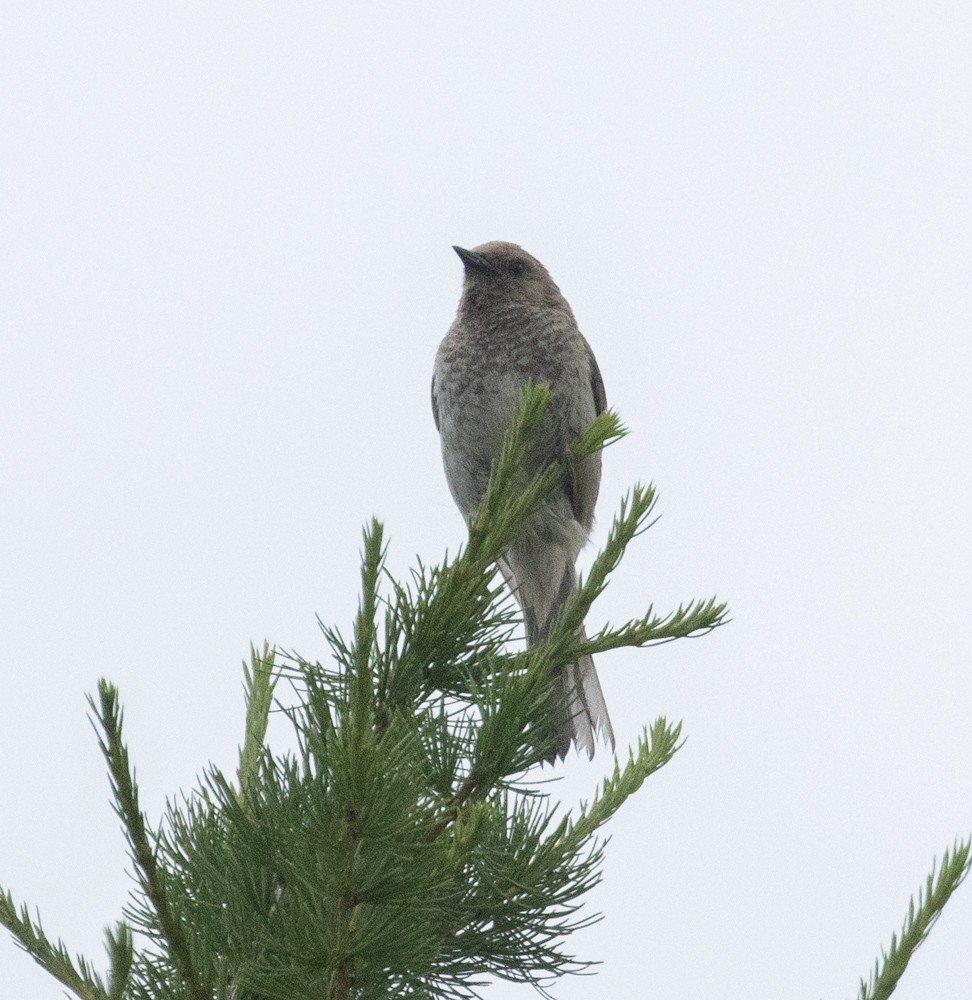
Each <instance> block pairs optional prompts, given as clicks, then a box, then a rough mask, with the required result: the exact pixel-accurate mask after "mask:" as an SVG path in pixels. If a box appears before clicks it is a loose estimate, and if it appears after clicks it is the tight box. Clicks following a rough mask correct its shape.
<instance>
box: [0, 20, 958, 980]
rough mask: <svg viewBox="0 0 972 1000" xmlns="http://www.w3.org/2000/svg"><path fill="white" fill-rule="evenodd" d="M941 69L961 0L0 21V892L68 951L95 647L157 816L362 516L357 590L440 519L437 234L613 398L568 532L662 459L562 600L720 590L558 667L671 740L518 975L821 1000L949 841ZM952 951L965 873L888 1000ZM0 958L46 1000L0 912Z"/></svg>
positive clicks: (291, 633) (450, 284)
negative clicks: (597, 473) (527, 283)
mask: <svg viewBox="0 0 972 1000" xmlns="http://www.w3.org/2000/svg"><path fill="white" fill-rule="evenodd" d="M970 52H972V14H970V7H969V5H968V4H967V3H964V2H963V3H959V2H952V3H948V2H943V3H935V2H930V3H923V4H918V3H901V2H888V3H884V4H879V5H876V4H873V3H868V4H864V3H857V2H848V0H840V2H827V0H823V2H822V0H814V2H812V3H810V2H801V3H778V4H771V3H767V2H761V3H751V2H745V0H744V2H743V3H736V4H716V3H693V2H688V3H674V4H672V3H669V4H654V5H649V6H645V5H642V4H638V3H618V2H612V0H602V2H600V3H597V4H579V3H566V4H565V3H536V2H527V3H519V4H501V3H500V4H487V5H467V4H461V3H456V2H441V3H430V2H423V0H417V2H412V3H408V4H392V3H386V4H377V5H376V4H362V3H354V4H352V3H327V2H325V3H307V4H287V3H282V4H260V5H257V4H251V5H240V4H228V3H222V2H211V3H205V4H199V3H183V2H174V0H173V2H169V3H167V4H163V5H145V4H141V5H131V4H121V3H117V4H111V3H104V2H100V0H91V2H88V3H84V4H67V3H58V2H52V3H41V2H33V3H7V4H5V5H4V10H3V13H2V15H0V134H2V136H3V143H2V146H3V151H2V153H0V198H2V202H0V217H2V233H3V235H2V239H0V254H2V264H0V267H2V271H0V286H2V293H0V428H2V431H0V477H2V478H0V635H2V638H3V658H4V662H5V666H4V668H3V694H2V696H0V741H2V742H0V758H2V760H3V761H4V763H3V765H2V768H0V796H2V801H3V808H2V810H0V884H3V885H4V886H5V887H7V888H9V889H11V890H12V891H13V892H14V894H15V896H16V897H17V899H18V900H27V901H28V902H29V903H30V904H31V905H32V906H36V907H38V908H39V909H40V912H41V915H42V917H43V919H44V924H45V927H46V929H47V930H48V932H49V933H51V934H52V935H54V936H58V935H60V936H62V937H63V938H64V939H65V941H66V943H67V945H68V946H69V948H70V949H71V950H72V951H76V950H80V951H82V952H84V953H85V954H87V955H88V956H89V957H91V958H93V959H94V960H95V961H96V963H98V964H99V966H100V967H102V968H103V961H104V960H103V949H102V928H103V927H104V926H105V925H107V924H110V923H113V922H114V921H115V920H116V919H117V917H118V915H119V913H120V910H121V906H122V904H123V902H124V900H125V897H126V894H127V892H128V889H129V885H130V882H129V879H128V876H126V874H125V869H126V868H127V867H128V861H127V858H126V856H125V846H124V841H123V839H122V836H121V833H120V830H119V823H118V820H117V818H116V817H115V815H114V813H113V812H112V809H111V806H110V804H109V786H108V781H107V779H106V776H105V773H104V767H103V763H102V760H101V757H100V755H99V753H98V750H97V746H96V742H95V738H94V735H93V734H92V732H91V730H90V727H89V724H88V722H87V721H86V718H85V711H86V706H85V702H84V696H85V694H86V693H87V692H91V691H93V690H94V688H95V684H96V681H97V679H98V677H100V676H105V677H108V678H110V679H112V680H113V681H114V682H116V683H117V684H118V685H119V686H120V688H121V695H122V700H123V704H124V706H125V710H126V720H127V736H128V741H129V745H130V750H131V754H132V758H133V761H134V762H135V764H136V766H137V769H138V776H139V779H140V783H141V788H142V794H143V806H144V808H145V810H146V812H147V813H148V815H149V816H150V817H152V818H153V819H154V818H155V817H157V816H158V815H159V813H160V810H161V808H162V806H163V804H164V800H165V796H166V795H172V794H175V793H176V792H177V791H178V790H179V789H185V788H188V787H190V786H191V785H192V784H193V782H194V779H195V776H196V775H197V774H198V773H199V772H200V771H201V770H202V769H203V767H204V766H205V765H206V763H207V762H208V761H214V762H215V763H216V764H218V765H219V766H221V767H223V768H225V769H227V770H232V768H233V767H234V760H235V755H236V750H237V746H238V744H239V742H240V740H241V738H242V729H243V725H242V694H241V674H240V667H239V664H240V660H241V659H242V658H243V657H244V656H245V655H247V652H248V648H249V644H250V643H251V642H257V643H260V642H262V641H263V640H264V639H265V638H266V639H269V640H270V641H271V642H272V643H277V644H279V645H281V646H284V647H289V648H296V649H298V650H300V651H301V652H303V653H304V654H305V655H307V656H317V655H323V654H324V645H323V642H322V640H321V638H320V636H319V634H318V632H317V628H316V624H315V621H314V615H315V613H319V614H320V615H321V617H322V618H323V619H324V620H325V621H327V622H330V623H335V624H338V625H342V626H344V625H346V624H347V623H348V622H349V620H350V617H351V615H352V613H353V610H354V607H355V605H356V602H357V587H358V549H359V544H360V527H361V525H362V523H363V522H364V521H365V520H366V519H368V518H369V517H370V516H371V515H372V514H375V515H377V516H378V517H379V518H380V519H382V520H383V521H384V522H385V524H386V526H387V531H388V534H389V536H390V542H391V555H390V566H391V568H392V570H393V571H394V572H396V573H401V572H404V571H406V570H407V568H408V566H410V565H411V564H412V563H413V562H414V559H415V556H416V554H420V555H421V556H422V558H423V559H424V560H425V561H427V562H429V561H435V560H437V559H439V558H440V557H441V555H442V553H443V552H444V550H445V549H446V548H448V549H449V550H450V551H453V550H454V549H455V548H456V546H457V545H458V544H459V543H460V542H461V541H462V538H463V530H464V529H463V524H462V521H461V519H460V517H459V515H458V513H457V512H456V510H455V509H454V507H453V504H452V500H451V498H450V496H449V492H448V489H447V487H446V484H445V479H444V476H443V473H442V469H441V465H440V459H439V446H438V440H437V437H436V433H435V429H434V427H433V423H432V416H431V412H430V407H429V379H430V374H431V367H432V359H433V356H434V352H435V349H436V346H437V344H438V342H439V340H440V339H441V337H442V336H443V334H444V333H445V331H446V329H447V327H448V325H449V323H450V322H451V320H452V317H453V315H454V312H455V307H456V303H457V301H458V295H459V288H460V283H461V267H460V264H459V261H458V260H457V259H456V257H455V256H454V254H453V253H452V251H451V249H450V246H451V244H454V243H458V244H461V245H465V246H474V245H476V244H478V243H482V242H485V241H487V240H492V239H505V240H512V241H515V242H518V243H521V244H522V245H523V246H524V247H526V249H528V250H529V251H530V252H532V253H533V254H534V255H535V256H537V257H538V258H539V259H540V260H542V261H543V262H544V263H545V264H546V265H547V267H548V268H549V269H550V271H551V273H552V275H553V277H554V279H555V280H556V281H557V282H558V284H559V285H560V287H561V289H562V291H563V292H564V294H565V296H566V297H567V299H568V300H569V301H570V303H571V304H572V306H573V308H574V311H575V313H576V315H577V317H578V320H579V323H580V326H581V329H582V330H583V332H584V333H585V335H586V336H587V338H588V340H589V341H590V343H591V345H592V346H593V348H594V351H595V353H596V355H597V357H598V360H599V363H600V367H601V371H602V373H603V376H604V381H605V384H606V386H607V394H608V399H609V402H610V404H611V405H612V406H614V407H616V408H617V409H618V410H619V411H620V413H621V415H622V417H623V419H624V421H625V422H626V424H627V425H628V426H629V427H630V428H631V435H630V437H628V438H627V439H626V440H624V441H623V442H622V443H620V444H618V445H617V446H615V447H612V448H611V449H610V451H609V452H608V453H607V455H606V456H605V474H604V479H603V482H602V487H601V499H600V503H599V507H598V511H599V518H600V520H599V524H598V527H597V528H596V530H595V535H594V539H593V543H592V546H591V547H590V548H589V549H588V550H587V551H586V553H585V556H584V557H583V560H584V563H585V564H586V563H587V562H588V561H589V559H590V558H591V555H592V553H593V551H594V549H595V548H596V546H597V544H598V542H600V541H603V538H604V536H605V533H606V530H607V527H608V525H609V524H610V520H611V516H612V514H613V513H614V511H615V509H616V507H617V503H618V500H619V499H620V497H621V495H622V494H623V493H624V491H625V490H626V489H628V487H629V486H630V485H631V484H632V483H633V482H635V481H636V480H651V481H654V483H655V484H656V485H657V487H658V489H659V491H660V499H659V505H658V510H659V512H660V513H661V514H662V515H663V516H662V518H661V520H660V521H659V523H658V524H657V525H656V526H655V527H654V528H652V529H651V531H650V532H649V533H648V535H647V536H645V537H643V538H641V539H640V540H639V541H638V542H636V543H635V545H634V546H633V547H632V549H631V551H630V553H629V556H628V558H627V559H626V561H625V562H624V564H623V565H622V567H621V569H620V570H619V572H618V574H617V577H616V579H615V582H614V584H613V586H611V587H610V588H609V590H608V591H607V593H606V594H605V595H604V596H603V598H602V599H601V600H600V601H599V602H598V603H597V604H596V605H595V607H594V609H593V610H592V613H591V623H592V626H593V627H594V628H597V627H599V626H600V625H601V624H602V623H603V622H604V621H605V620H611V621H615V622H616V621H618V620H621V619H624V618H627V617H631V616H634V615H637V614H641V613H643V612H644V610H646V608H647V606H648V604H649V603H652V602H654V604H655V607H656V609H663V608H666V607H675V606H676V605H677V604H678V603H679V601H683V600H687V599H691V598H696V597H708V596H710V595H712V594H718V595H719V596H720V597H721V598H723V599H726V600H728V601H729V602H730V604H731V608H732V615H733V621H732V623H731V624H730V625H729V626H727V627H726V628H724V629H721V630H718V631H717V632H716V633H714V634H711V635H709V636H707V637H705V638H702V639H699V640H694V641H685V642H682V643H675V644H669V645H666V646H663V647H661V648H658V649H653V650H647V651H624V652H618V653H615V654H613V655H612V654H605V655H603V656H602V657H600V659H599V672H600V675H601V678H602V684H603V686H604V690H605V695H606V697H607V701H608V704H609V706H610V709H611V714H612V718H613V721H614V729H615V732H616V733H617V735H618V739H619V743H620V745H621V748H623V747H624V746H625V744H627V743H629V742H631V741H633V740H634V739H635V738H636V737H637V734H638V733H639V731H640V729H641V727H642V726H643V725H644V724H645V723H648V722H650V721H652V720H653V719H654V718H655V717H656V716H658V715H665V716H666V717H667V718H669V719H681V720H683V722H684V731H685V734H686V735H687V737H688V742H687V743H686V745H685V747H684V749H683V750H682V751H681V753H679V754H678V755H677V756H676V758H675V759H674V761H673V762H672V763H671V764H670V765H669V766H668V767H667V768H665V769H664V770H663V772H661V773H660V774H659V775H658V776H657V777H655V778H653V779H651V780H650V781H649V782H648V783H647V785H646V786H645V788H644V789H643V791H642V792H641V793H640V794H639V795H638V796H637V797H636V799H634V800H632V801H631V802H629V803H628V805H627V806H626V808H625V809H624V810H623V811H622V812H621V813H620V814H619V816H618V817H617V818H616V820H615V821H614V823H613V824H612V826H611V828H610V829H611V832H612V834H613V840H612V841H611V844H610V846H609V848H608V852H607V861H606V865H605V868H604V880H603V883H602V885H601V886H600V887H599V889H598V890H597V891H596V892H595V893H594V894H593V895H592V896H591V898H590V906H591V907H592V908H593V909H596V910H599V911H601V912H602V913H603V914H604V919H603V921H602V922H600V923H599V924H597V925H596V926H595V927H593V928H592V929H590V930H588V931H585V932H584V933H582V934H578V935H576V936H575V937H574V939H573V940H572V942H571V944H572V947H573V949H574V950H575V952H576V953H578V954H579V955H581V956H582V957H585V958H591V959H599V960H601V961H603V965H602V966H601V968H600V971H599V973H598V978H597V979H595V980H590V979H574V980H565V981H563V982H562V984H561V985H560V986H559V987H558V989H557V995H558V996H559V997H562V998H564V1000H577V998H581V997H585V998H586V997H591V996H604V997H620V998H624V997H642V996H652V997H664V998H674V1000H683V998H684V1000H694V998H698V997H702V996H718V997H723V998H729V1000H733V998H740V1000H751V998H762V997H766V998H769V997H773V998H778V997H782V998H807V1000H816V998H826V1000H830V998H834V1000H836V998H846V997H852V996H854V995H855V993H856V989H857V984H858V979H859V977H860V976H862V975H866V974H867V973H868V971H869V969H870V967H871V965H872V963H873V961H874V958H875V957H876V955H877V953H878V949H879V946H880V945H882V944H884V945H887V943H888V941H889V938H890V935H891V932H892V931H893V930H896V929H897V928H898V927H899V926H900V923H901V921H902V919H903V917H904V914H905V911H906V908H907V903H908V898H909V896H910V895H911V894H912V893H913V892H915V891H916V890H917V888H918V887H919V885H921V884H922V883H923V881H924V878H925V876H926V874H927V872H928V870H929V868H930V865H931V861H932V858H933V856H934V855H940V854H941V852H942V850H943V848H945V847H946V846H948V845H950V844H951V843H952V841H953V839H954V838H955V837H956V836H957V835H964V834H968V833H969V832H970V830H972V769H970V767H969V762H970V759H972V726H970V715H972V676H970V670H969V663H970V658H972V623H970V613H969V608H968V601H969V594H970V592H972V569H970V565H972V533H970V529H969V511H968V508H969V494H970V487H972V476H970V469H969V456H970V450H972V401H970V391H969V386H970V380H972V379H970V376H972V346H970V344H972V341H970V321H969V317H970V313H972V192H970V177H972V124H970V123H972V117H970V116H972V111H970V109H972V60H970V56H969V53H970ZM275 732H276V734H277V736H278V737H282V736H283V735H284V730H283V729H282V728H279V729H277V730H275ZM610 767H611V760H610V758H609V757H607V756H606V755H604V754H603V753H602V754H601V755H600V756H598V757H597V758H596V759H595V761H594V762H593V764H588V763H587V762H586V760H580V759H577V758H576V757H571V758H570V759H569V760H568V763H567V765H566V767H565V768H564V769H563V770H564V773H565V774H566V777H565V780H564V781H563V782H562V784H561V786H560V788H559V789H558V794H562V795H563V797H564V799H565V801H567V802H572V801H577V800H578V799H580V798H582V797H589V796H590V794H591V792H592V791H593V789H594V787H595V783H596V782H597V781H598V779H599V777H600V776H602V775H603V774H604V773H605V772H607V771H608V770H609V768H610ZM970 934H972V887H970V886H965V887H963V888H962V889H961V890H960V891H959V893H958V894H957V895H956V897H955V898H954V899H953V901H952V903H950V905H949V906H948V908H947V909H946V911H945V914H944V916H943V918H942V920H941V921H940V922H939V924H938V926H937V927H936V928H935V929H934V931H933V933H932V936H931V939H930V941H929V942H928V944H927V945H925V946H924V947H923V948H922V950H921V951H920V952H919V953H918V956H917V958H916V960H915V961H914V963H913V965H912V967H911V968H910V969H909V970H908V972H907V974H906V977H905V979H904V980H903V983H902V986H901V987H900V989H899V991H898V993H897V994H896V996H900V997H901V998H902V1000H917V998H926V997H933V996H943V997H944V996H955V995H957V994H959V993H964V992H966V991H967V989H968V983H969V981H970V980H972V949H970V948H969V943H968V942H969V938H970ZM0 983H2V986H0V993H2V995H3V997H4V998H6V997H8V996H9V997H11V998H20V997H30V998H36V1000H54V998H58V997H61V996H62V995H63V991H62V990H61V988H60V987H59V986H57V984H55V983H54V982H53V980H50V979H49V978H48V977H47V976H46V974H44V973H43V972H42V971H41V970H40V969H39V968H38V967H36V966H35V965H34V964H33V962H32V961H31V960H30V959H28V958H27V957H25V956H24V955H23V954H21V953H20V952H19V951H18V950H17V949H16V948H15V946H14V945H13V944H11V943H9V941H7V940H3V941H0ZM490 995H491V996H492V997H494V998H496V1000H506V998H514V997H525V996H529V995H531V993H530V991H529V989H528V988H527V987H514V986H511V985H508V984H498V985H496V986H495V987H494V988H493V989H492V990H491V992H490Z"/></svg>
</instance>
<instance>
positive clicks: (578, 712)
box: [432, 242, 614, 759]
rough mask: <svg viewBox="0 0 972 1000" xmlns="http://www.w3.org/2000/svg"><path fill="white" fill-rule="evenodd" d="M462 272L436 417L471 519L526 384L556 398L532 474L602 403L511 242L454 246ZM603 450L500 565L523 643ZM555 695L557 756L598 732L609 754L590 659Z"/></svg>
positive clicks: (573, 540) (540, 622) (572, 329)
mask: <svg viewBox="0 0 972 1000" xmlns="http://www.w3.org/2000/svg"><path fill="white" fill-rule="evenodd" d="M454 249H455V251H456V253H457V254H458V255H459V257H460V259H461V260H462V262H463V266H464V268H465V278H464V282H463V289H462V298H461V299H460V301H459V311H458V314H457V315H456V319H455V321H454V322H453V324H452V326H451V327H450V328H449V332H448V333H447V334H446V336H445V339H444V340H443V341H442V343H441V344H440V345H439V350H438V353H437V354H436V358H435V370H434V373H433V376H432V412H433V415H434V417H435V424H436V427H437V428H438V430H439V434H440V436H441V443H442V460H443V464H444V465H445V473H446V479H447V480H448V482H449V489H450V490H451V491H452V496H453V498H454V499H455V501H456V504H457V505H458V507H459V509H460V510H461V511H462V513H463V514H464V515H465V516H466V517H467V518H468V517H470V516H471V515H472V514H473V513H474V512H475V510H476V508H477V506H478V505H479V502H480V500H481V499H482V497H483V493H484V492H485V490H486V484H487V482H488V480H489V472H490V465H491V463H492V461H493V459H494V458H496V457H497V455H498V454H499V451H500V447H501V445H502V442H503V436H504V434H505V433H506V431H507V430H508V429H509V426H510V423H511V421H512V419H513V416H514V414H515V413H516V410H517V407H518V406H519V403H520V400H521V397H522V393H523V388H524V386H525V385H526V383H527V382H528V381H532V382H534V383H541V382H543V383H546V384H548V385H549V386H550V388H551V390H552V398H551V401H550V406H549V408H548V411H547V416H546V420H545V423H544V426H543V429H542V430H541V432H540V435H539V437H538V440H537V443H536V446H535V448H534V450H533V452H532V454H531V459H530V464H531V465H532V466H533V468H528V469H527V472H528V473H533V472H535V471H536V470H537V469H538V468H539V467H540V466H541V465H543V464H546V463H548V462H551V461H555V460H561V461H562V460H563V459H564V458H565V456H566V455H567V452H568V448H569V445H570V443H571V441H572V440H573V439H574V438H575V437H577V435H578V434H580V433H581V432H582V431H584V430H586V429H587V427H589V426H590V425H591V423H593V421H594V418H595V417H596V416H597V415H598V414H599V413H600V412H601V411H602V410H604V408H605V407H606V405H607V401H606V399H605V395H604V384H603V382H602V381H601V373H600V371H599V370H598V367H597V362H596V361H595V360H594V355H593V353H592V352H591V349H590V346H589V345H588V343H587V341H586V340H585V339H584V337H583V336H582V335H581V332H580V330H578V328H577V321H576V320H575V319H574V314H573V312H572V311H571V308H570V306H569V305H568V304H567V301H566V299H564V297H563V295H561V293H560V289H559V288H558V287H557V286H556V284H554V281H553V279H552V278H551V277H550V275H549V273H548V272H547V269H546V268H545V267H544V266H543V264H541V263H540V261H538V260H536V258H534V257H531V256H530V254H528V253H527V252H526V251H525V250H523V249H522V248H521V247H518V246H517V245H516V244H515V243H501V242H495V243H485V244H483V245H482V246H480V247H476V249H475V250H465V249H463V248H462V247H454ZM600 481H601V456H600V453H598V454H595V455H590V456H588V457H586V458H583V459H581V460H579V461H574V462H573V463H572V464H571V465H570V467H569V468H568V469H567V471H566V472H565V475H564V480H563V485H562V488H561V489H560V490H558V491H557V492H556V493H555V494H554V496H553V497H552V498H551V500H550V501H549V502H548V503H547V504H546V505H545V506H544V508H543V509H541V510H540V511H538V512H537V513H536V514H535V515H534V516H533V517H532V518H531V519H530V520H529V521H528V522H527V524H526V525H525V527H524V528H523V530H522V531H521V533H520V535H519V537H518V538H517V540H516V541H515V542H514V543H513V544H512V545H510V546H509V548H508V549H507V550H506V552H505V553H504V556H503V558H502V560H501V561H500V569H501V570H502V572H503V575H504V577H505V578H506V582H507V584H508V586H509V587H510V589H511V591H512V592H513V594H514V595H515V596H516V599H517V601H518V602H519V604H520V607H521V609H522V612H523V619H524V622H525V624H526V633H527V642H528V644H529V645H534V644H535V643H538V642H541V641H542V640H543V639H544V638H545V637H546V634H547V630H548V627H549V623H550V622H551V620H552V618H553V617H554V615H555V614H556V613H557V611H558V610H559V609H560V608H561V607H562V606H563V604H564V602H565V601H566V599H567V597H568V596H569V594H570V592H571V591H572V590H573V588H574V586H575V583H576V579H577V577H576V571H575V569H574V564H575V562H576V559H577V554H578V553H579V552H580V549H581V547H582V546H583V545H584V543H585V542H586V541H587V536H588V534H589V533H590V530H591V527H592V525H593V523H594V504H595V503H596V501H597V493H598V488H599V486H600ZM558 673H559V676H558V678H557V680H556V688H555V690H554V692H553V694H554V698H555V701H554V705H555V709H554V710H555V711H556V713H557V715H558V719H557V720H556V728H557V742H556V747H555V751H556V755H557V756H559V757H560V758H561V759H563V758H564V757H565V756H566V754H567V750H568V749H569V747H570V743H571V740H573V742H574V744H575V745H576V746H577V748H578V749H584V750H586V751H587V755H588V757H593V756H594V734H595V732H596V731H598V730H600V732H601V734H602V736H603V738H604V740H605V742H606V743H608V744H609V745H610V746H611V747H612V748H613V747H614V732H613V731H612V729H611V720H610V719H609V718H608V712H607V706H606V704H605V702H604V695H603V694H602V692H601V685H600V683H599V682H598V679H597V673H596V671H595V669H594V661H593V660H592V659H591V657H589V656H585V657H582V658H581V659H580V660H579V661H578V662H577V663H573V664H570V665H569V666H567V667H564V668H563V669H562V670H560V671H559V672H558Z"/></svg>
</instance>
